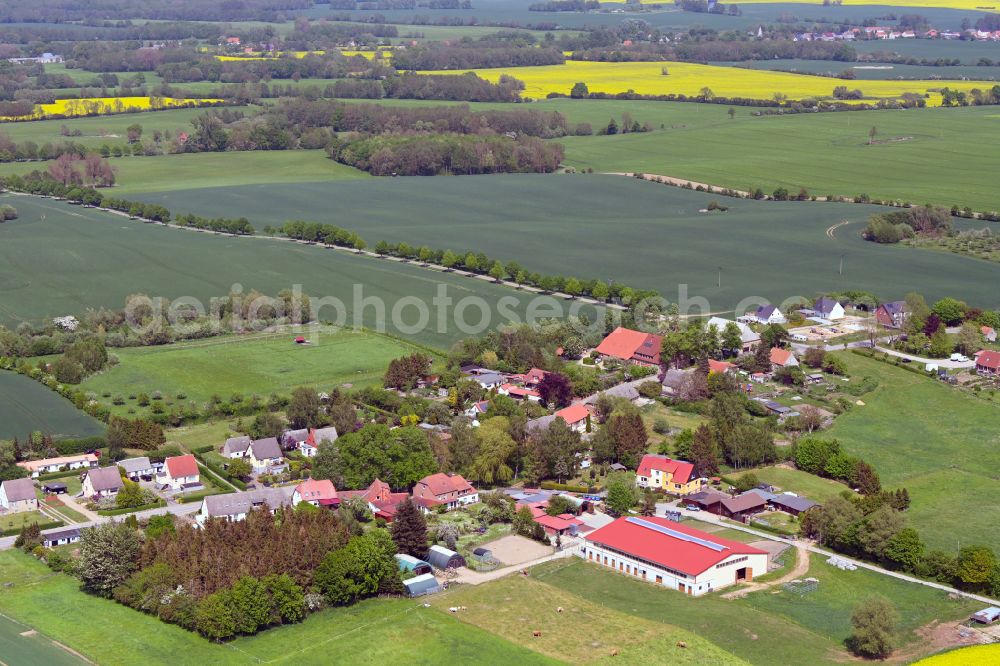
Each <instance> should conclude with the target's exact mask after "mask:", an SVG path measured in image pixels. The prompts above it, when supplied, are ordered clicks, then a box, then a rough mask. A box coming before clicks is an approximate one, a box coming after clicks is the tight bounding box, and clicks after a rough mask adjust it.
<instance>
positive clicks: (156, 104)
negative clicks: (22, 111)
mask: <svg viewBox="0 0 1000 666" xmlns="http://www.w3.org/2000/svg"><path fill="white" fill-rule="evenodd" d="M221 102H222V100H221V99H186V98H185V99H179V98H175V97H85V98H82V99H59V100H56V101H55V102H52V103H51V104H36V105H35V111H34V113H33V114H32V115H31V116H2V117H0V122H2V121H23V120H41V119H44V118H51V117H53V116H58V117H73V116H93V115H111V114H118V113H127V112H129V111H147V110H158V109H168V108H172V107H187V106H207V105H213V104H219V103H221Z"/></svg>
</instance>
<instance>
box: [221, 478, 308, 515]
mask: <svg viewBox="0 0 1000 666" xmlns="http://www.w3.org/2000/svg"><path fill="white" fill-rule="evenodd" d="M293 492H295V488H294V486H286V487H283V488H262V489H260V490H247V491H245V492H242V493H228V494H226V495H209V496H208V497H206V498H205V500H204V502H205V509H206V510H207V512H208V515H209V516H211V517H213V518H219V517H222V516H236V515H239V514H241V513H249V512H250V511H251V510H252V509H254V508H255V507H259V506H265V505H266V506H267V507H268V508H270V509H271V510H272V511H273V510H275V509H278V508H280V507H283V506H291V503H292V493H293Z"/></svg>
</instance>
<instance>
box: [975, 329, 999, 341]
mask: <svg viewBox="0 0 1000 666" xmlns="http://www.w3.org/2000/svg"><path fill="white" fill-rule="evenodd" d="M979 332H980V333H982V334H983V339H984V340H986V342H996V341H997V332H996V331H995V330H994V329H993V327H991V326H980V327H979Z"/></svg>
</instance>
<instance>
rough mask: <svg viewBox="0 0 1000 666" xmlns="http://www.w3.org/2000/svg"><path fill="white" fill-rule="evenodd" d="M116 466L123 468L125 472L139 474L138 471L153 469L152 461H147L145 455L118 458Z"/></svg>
mask: <svg viewBox="0 0 1000 666" xmlns="http://www.w3.org/2000/svg"><path fill="white" fill-rule="evenodd" d="M118 466H119V467H121V468H122V469H123V470H125V472H126V473H127V474H139V473H140V472H147V471H150V470H152V469H153V463H151V462H149V458H147V457H146V456H142V457H139V458H126V459H125V460H119V461H118Z"/></svg>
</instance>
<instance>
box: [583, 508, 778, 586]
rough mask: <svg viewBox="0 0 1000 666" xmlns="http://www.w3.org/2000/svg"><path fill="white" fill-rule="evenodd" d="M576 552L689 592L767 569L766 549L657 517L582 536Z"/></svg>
mask: <svg viewBox="0 0 1000 666" xmlns="http://www.w3.org/2000/svg"><path fill="white" fill-rule="evenodd" d="M577 555H578V556H579V557H581V558H583V559H585V560H587V561H588V562H592V563H594V564H597V565H598V566H602V567H607V568H609V569H613V570H614V571H617V572H618V573H621V574H623V575H626V576H629V577H630V578H637V579H639V580H643V581H646V582H649V583H654V584H656V585H662V586H663V587H666V588H669V589H673V590H679V591H681V592H683V593H685V594H688V595H691V596H696V597H697V596H701V595H703V594H707V593H709V592H712V591H714V590H718V589H721V588H724V587H728V586H730V585H735V584H736V583H742V582H750V581H752V580H753V579H754V577H758V576H762V575H763V574H765V573H767V553H766V552H765V551H763V550H760V549H759V548H754V547H752V546H748V545H747V544H745V543H740V542H739V541H732V540H730V539H723V538H721V537H718V536H715V535H714V534H709V533H707V532H702V531H701V530H696V529H694V528H692V527H688V526H686V525H684V524H681V523H675V522H673V521H670V520H667V519H665V518H658V517H653V516H650V517H643V518H639V517H632V516H629V517H627V518H619V519H618V520H616V521H614V522H613V523H611V524H609V525H605V526H604V527H602V528H600V529H598V530H595V531H594V532H592V533H590V534H587V535H585V536H584V537H583V544H582V546H581V548H580V549H579V550H578V551H577Z"/></svg>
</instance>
